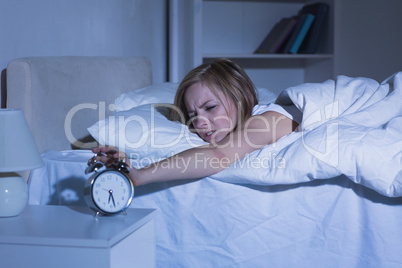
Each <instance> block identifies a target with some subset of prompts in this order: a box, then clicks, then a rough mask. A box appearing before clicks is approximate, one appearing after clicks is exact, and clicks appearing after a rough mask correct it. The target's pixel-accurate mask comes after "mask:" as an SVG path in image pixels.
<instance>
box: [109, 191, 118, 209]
mask: <svg viewBox="0 0 402 268" xmlns="http://www.w3.org/2000/svg"><path fill="white" fill-rule="evenodd" d="M110 199H112V202H113V206H114V207H115V206H116V203H115V202H114V197H113V190H109V202H108V203H110Z"/></svg>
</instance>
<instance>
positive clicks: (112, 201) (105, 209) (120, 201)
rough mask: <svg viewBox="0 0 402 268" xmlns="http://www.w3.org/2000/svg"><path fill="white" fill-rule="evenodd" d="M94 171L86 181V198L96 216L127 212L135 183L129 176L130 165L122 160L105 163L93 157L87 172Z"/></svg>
mask: <svg viewBox="0 0 402 268" xmlns="http://www.w3.org/2000/svg"><path fill="white" fill-rule="evenodd" d="M92 172H94V174H92V176H91V177H90V178H88V180H87V181H86V183H85V187H84V199H85V202H86V203H87V205H88V206H89V207H90V208H91V209H92V210H93V211H95V212H96V214H95V216H98V215H99V214H102V215H115V214H119V213H124V214H126V209H127V208H128V207H129V206H130V204H131V202H132V200H133V198H134V185H133V183H132V181H131V180H130V178H129V176H128V173H129V172H130V170H129V167H128V165H127V164H126V163H125V162H123V161H121V160H119V161H115V162H113V163H108V164H105V163H103V162H101V161H96V157H93V158H91V159H90V160H89V161H88V167H87V168H86V170H85V173H86V174H88V173H92Z"/></svg>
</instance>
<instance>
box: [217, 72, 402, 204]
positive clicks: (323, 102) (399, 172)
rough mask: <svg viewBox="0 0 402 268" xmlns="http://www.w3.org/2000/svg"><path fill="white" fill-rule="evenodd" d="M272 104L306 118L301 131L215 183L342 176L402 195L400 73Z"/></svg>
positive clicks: (329, 85) (334, 84) (287, 96)
mask: <svg viewBox="0 0 402 268" xmlns="http://www.w3.org/2000/svg"><path fill="white" fill-rule="evenodd" d="M277 103H279V104H284V105H286V104H290V103H294V104H295V105H296V106H297V107H298V108H299V109H300V110H301V111H302V112H303V121H302V124H301V125H300V126H299V129H298V131H296V132H293V133H291V134H290V135H288V136H286V137H284V138H282V139H281V140H279V141H278V142H277V143H275V144H272V145H269V146H266V147H264V148H262V149H261V150H258V151H255V152H253V153H251V154H250V155H249V156H247V157H246V158H244V159H241V160H239V161H237V162H236V163H234V164H233V165H232V166H231V167H230V168H228V169H226V170H224V171H222V172H220V173H218V174H216V175H214V176H212V178H214V179H217V180H222V181H225V182H231V183H242V184H258V185H274V184H294V183H301V182H305V181H309V180H314V179H328V178H333V177H336V176H338V175H340V174H344V175H346V176H347V177H348V178H349V179H350V180H352V181H353V182H355V183H358V184H362V185H364V186H367V187H369V188H371V189H374V190H375V191H377V192H379V193H380V194H383V195H386V196H391V197H394V196H402V72H400V73H396V74H395V75H393V76H391V77H390V78H388V79H387V80H385V81H384V82H383V83H381V84H379V83H378V82H376V81H374V80H372V79H368V78H350V77H346V76H339V77H338V78H337V80H335V81H333V80H328V81H326V82H324V83H317V84H311V83H307V84H302V85H300V86H296V87H292V88H289V89H287V90H285V91H284V92H283V93H282V94H281V95H280V96H279V98H278V99H277ZM239 167H240V168H239Z"/></svg>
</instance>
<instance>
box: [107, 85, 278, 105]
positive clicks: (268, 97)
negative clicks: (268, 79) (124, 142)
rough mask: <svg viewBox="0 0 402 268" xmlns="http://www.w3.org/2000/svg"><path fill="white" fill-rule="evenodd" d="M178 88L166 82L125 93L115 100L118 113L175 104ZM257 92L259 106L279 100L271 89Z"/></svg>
mask: <svg viewBox="0 0 402 268" xmlns="http://www.w3.org/2000/svg"><path fill="white" fill-rule="evenodd" d="M178 86H179V84H178V83H170V82H166V83H162V84H158V85H152V86H148V87H145V88H141V89H138V90H131V91H128V92H126V93H123V94H121V95H120V96H119V97H118V98H117V99H116V100H115V105H116V112H120V111H126V110H130V109H131V108H134V107H137V106H140V105H144V104H151V103H171V104H173V102H174V97H175V95H176V91H177V88H178ZM256 91H257V96H258V103H259V104H269V103H274V102H275V100H276V98H277V95H276V94H275V93H273V92H272V91H270V90H269V89H266V88H257V89H256Z"/></svg>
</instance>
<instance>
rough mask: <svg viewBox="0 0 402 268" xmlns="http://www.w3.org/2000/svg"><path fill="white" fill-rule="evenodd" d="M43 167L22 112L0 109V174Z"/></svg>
mask: <svg viewBox="0 0 402 268" xmlns="http://www.w3.org/2000/svg"><path fill="white" fill-rule="evenodd" d="M42 165H43V162H42V158H41V157H40V154H39V151H38V148H37V146H36V143H35V141H34V139H33V137H32V134H31V132H30V130H29V127H28V124H27V121H26V120H25V117H24V113H23V112H22V110H15V109H0V172H9V171H12V172H15V171H23V170H31V169H34V168H37V167H40V166H42Z"/></svg>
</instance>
